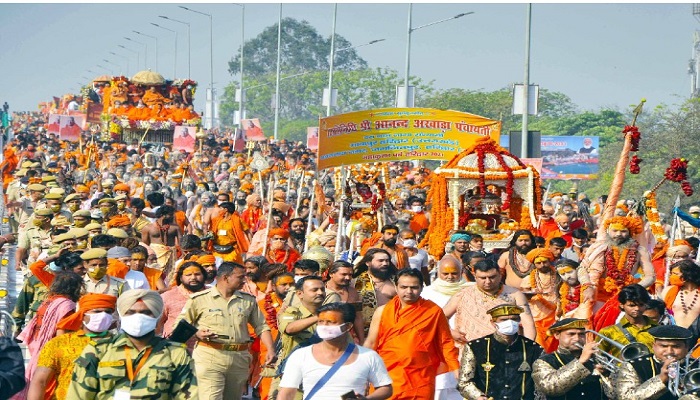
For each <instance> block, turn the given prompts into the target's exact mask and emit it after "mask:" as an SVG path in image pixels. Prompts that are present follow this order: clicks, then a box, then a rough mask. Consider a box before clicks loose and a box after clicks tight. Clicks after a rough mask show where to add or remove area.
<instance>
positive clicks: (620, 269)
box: [603, 242, 637, 293]
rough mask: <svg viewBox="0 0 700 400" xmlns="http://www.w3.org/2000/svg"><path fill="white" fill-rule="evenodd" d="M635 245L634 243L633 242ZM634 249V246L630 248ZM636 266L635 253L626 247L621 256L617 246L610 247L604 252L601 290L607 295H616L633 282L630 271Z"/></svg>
mask: <svg viewBox="0 0 700 400" xmlns="http://www.w3.org/2000/svg"><path fill="white" fill-rule="evenodd" d="M635 244H636V242H635ZM631 247H634V248H636V246H631ZM636 264H637V252H636V251H630V247H626V248H625V249H624V250H623V251H622V254H620V250H619V249H618V247H617V246H612V247H611V248H610V249H608V250H607V251H606V252H605V272H606V274H605V275H606V277H605V284H604V286H603V288H604V289H605V291H606V292H608V293H617V292H618V291H619V290H620V288H622V287H624V286H627V285H629V284H631V283H633V282H634V276H632V270H633V269H634V267H635V266H636Z"/></svg>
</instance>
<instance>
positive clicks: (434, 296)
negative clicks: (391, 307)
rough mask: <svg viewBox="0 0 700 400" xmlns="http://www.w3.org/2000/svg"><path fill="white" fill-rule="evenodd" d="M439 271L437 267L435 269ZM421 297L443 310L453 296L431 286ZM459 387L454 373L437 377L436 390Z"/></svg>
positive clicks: (451, 323) (452, 322) (450, 321)
mask: <svg viewBox="0 0 700 400" xmlns="http://www.w3.org/2000/svg"><path fill="white" fill-rule="evenodd" d="M435 269H436V270H437V267H436V268H435ZM420 297H422V298H424V299H426V300H430V301H432V302H433V303H435V304H437V305H438V306H439V307H440V308H443V307H445V306H446V305H447V302H448V301H450V299H451V298H452V297H451V296H448V295H446V294H442V293H439V292H437V291H435V289H434V288H433V287H431V286H426V287H425V288H424V289H423V291H422V292H421V293H420ZM449 324H450V328H454V325H455V317H454V315H453V316H452V318H450V320H449ZM456 387H457V378H455V376H454V374H453V373H452V372H445V373H444V374H440V375H438V376H436V377H435V389H436V390H442V389H454V388H456Z"/></svg>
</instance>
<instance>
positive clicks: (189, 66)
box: [158, 15, 192, 79]
mask: <svg viewBox="0 0 700 400" xmlns="http://www.w3.org/2000/svg"><path fill="white" fill-rule="evenodd" d="M158 18H163V19H167V20H168V21H173V22H177V23H180V24H183V25H187V78H188V79H191V78H192V51H191V47H190V44H191V40H190V39H191V37H190V23H189V22H185V21H180V20H177V19H175V18H170V17H166V16H165V15H159V16H158Z"/></svg>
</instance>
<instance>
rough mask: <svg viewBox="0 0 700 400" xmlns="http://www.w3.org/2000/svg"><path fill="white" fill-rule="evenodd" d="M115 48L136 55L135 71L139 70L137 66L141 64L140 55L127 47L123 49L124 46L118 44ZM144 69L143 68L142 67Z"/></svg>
mask: <svg viewBox="0 0 700 400" xmlns="http://www.w3.org/2000/svg"><path fill="white" fill-rule="evenodd" d="M117 46H118V47H121V48H122V49H124V50H126V51H130V52H132V53H136V69H137V70H138V69H139V64H141V54H140V53H139V52H138V51H136V50H132V49H130V48H128V47H125V46H122V45H121V44H119V45H117ZM144 68H145V66H144Z"/></svg>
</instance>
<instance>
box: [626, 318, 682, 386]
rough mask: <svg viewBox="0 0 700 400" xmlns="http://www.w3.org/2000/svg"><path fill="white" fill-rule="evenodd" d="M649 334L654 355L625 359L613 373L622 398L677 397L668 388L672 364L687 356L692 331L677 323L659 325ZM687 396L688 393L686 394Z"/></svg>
mask: <svg viewBox="0 0 700 400" xmlns="http://www.w3.org/2000/svg"><path fill="white" fill-rule="evenodd" d="M649 334H650V335H651V336H653V337H654V345H653V346H652V354H649V355H647V356H644V357H639V358H636V359H634V360H631V361H628V362H623V363H622V364H621V365H620V367H619V369H618V370H617V372H616V373H615V374H613V376H612V382H613V385H614V387H615V394H616V395H617V398H618V399H619V400H644V399H654V400H658V399H660V400H675V399H678V396H676V395H674V394H673V393H671V392H670V391H669V384H668V382H669V369H670V368H669V366H671V364H672V363H675V362H676V361H679V362H682V361H683V360H684V359H685V357H686V355H687V354H688V350H689V347H688V340H689V339H690V337H691V336H692V334H691V332H690V331H689V330H688V329H685V328H682V327H680V326H677V325H661V326H656V327H654V328H652V329H650V330H649ZM676 365H677V364H676ZM676 373H678V371H676ZM690 396H692V395H690ZM690 398H692V397H690ZM686 399H689V396H684V400H686Z"/></svg>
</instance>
